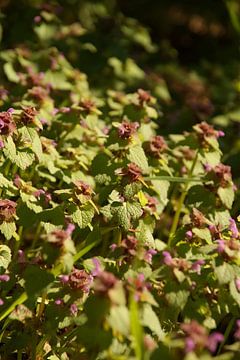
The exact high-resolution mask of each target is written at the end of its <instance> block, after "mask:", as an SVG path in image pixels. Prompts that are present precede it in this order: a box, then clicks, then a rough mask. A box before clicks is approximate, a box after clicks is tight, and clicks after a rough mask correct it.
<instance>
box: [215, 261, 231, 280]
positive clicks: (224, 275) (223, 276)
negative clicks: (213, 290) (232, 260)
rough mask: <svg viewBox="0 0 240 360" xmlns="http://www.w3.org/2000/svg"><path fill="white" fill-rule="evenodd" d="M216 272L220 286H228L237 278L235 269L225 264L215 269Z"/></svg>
mask: <svg viewBox="0 0 240 360" xmlns="http://www.w3.org/2000/svg"><path fill="white" fill-rule="evenodd" d="M214 271H215V274H216V276H217V279H218V282H219V284H220V285H224V284H228V283H229V282H231V281H232V280H233V279H234V277H235V271H234V268H233V267H232V266H231V265H230V264H227V263H225V262H224V263H223V264H222V265H220V266H217V267H215V269H214Z"/></svg>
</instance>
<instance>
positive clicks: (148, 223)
mask: <svg viewBox="0 0 240 360" xmlns="http://www.w3.org/2000/svg"><path fill="white" fill-rule="evenodd" d="M154 227H155V220H154V219H153V218H152V217H151V216H145V217H144V218H143V219H140V220H139V225H138V227H137V229H136V230H137V232H136V237H137V239H138V240H139V241H140V242H141V243H144V245H148V246H149V247H151V248H155V241H154V238H153V235H152V234H153V231H154Z"/></svg>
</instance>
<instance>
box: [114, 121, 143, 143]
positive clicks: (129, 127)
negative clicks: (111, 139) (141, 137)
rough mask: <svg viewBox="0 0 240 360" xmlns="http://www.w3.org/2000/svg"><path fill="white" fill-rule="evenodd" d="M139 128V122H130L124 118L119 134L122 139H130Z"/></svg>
mask: <svg viewBox="0 0 240 360" xmlns="http://www.w3.org/2000/svg"><path fill="white" fill-rule="evenodd" d="M138 128H139V123H138V122H133V123H131V122H129V121H127V120H124V121H123V122H122V123H121V125H120V126H119V127H118V136H119V137H120V138H122V139H129V138H130V137H131V136H132V135H133V134H134V133H135V132H136V131H137V129H138Z"/></svg>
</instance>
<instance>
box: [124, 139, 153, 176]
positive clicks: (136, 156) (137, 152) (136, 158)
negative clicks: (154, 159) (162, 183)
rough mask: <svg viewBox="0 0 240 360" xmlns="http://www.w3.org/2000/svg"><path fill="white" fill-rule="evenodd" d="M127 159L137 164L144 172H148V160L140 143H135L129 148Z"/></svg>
mask: <svg viewBox="0 0 240 360" xmlns="http://www.w3.org/2000/svg"><path fill="white" fill-rule="evenodd" d="M127 158H128V160H129V161H131V162H133V163H135V164H137V165H138V166H139V167H140V168H141V169H142V171H143V172H144V173H147V172H148V161H147V157H146V155H145V152H144V150H143V148H142V147H141V146H140V145H135V146H133V147H131V148H130V150H129V154H128V155H127Z"/></svg>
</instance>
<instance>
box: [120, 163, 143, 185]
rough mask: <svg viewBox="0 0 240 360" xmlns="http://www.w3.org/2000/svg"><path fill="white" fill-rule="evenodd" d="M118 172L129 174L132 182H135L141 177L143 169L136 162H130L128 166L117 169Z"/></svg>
mask: <svg viewBox="0 0 240 360" xmlns="http://www.w3.org/2000/svg"><path fill="white" fill-rule="evenodd" d="M116 174H117V175H122V176H127V177H129V179H130V181H131V182H135V181H138V180H139V179H140V177H141V175H142V169H141V168H140V167H139V166H138V165H137V164H135V163H129V164H128V165H127V167H126V168H123V169H118V170H116Z"/></svg>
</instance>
